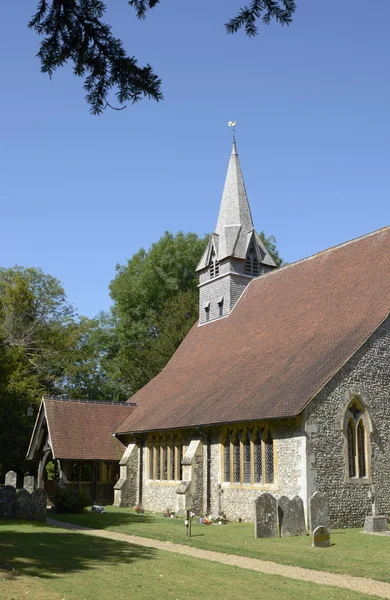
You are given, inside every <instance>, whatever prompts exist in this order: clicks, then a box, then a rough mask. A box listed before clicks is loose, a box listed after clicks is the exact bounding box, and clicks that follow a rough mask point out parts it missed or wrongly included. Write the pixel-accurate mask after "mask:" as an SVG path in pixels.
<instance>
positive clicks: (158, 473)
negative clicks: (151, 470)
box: [154, 444, 161, 479]
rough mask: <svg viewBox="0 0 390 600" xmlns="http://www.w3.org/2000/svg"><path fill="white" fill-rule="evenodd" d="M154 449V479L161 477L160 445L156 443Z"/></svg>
mask: <svg viewBox="0 0 390 600" xmlns="http://www.w3.org/2000/svg"><path fill="white" fill-rule="evenodd" d="M154 451H155V467H156V469H155V471H156V476H155V479H161V456H160V445H159V444H156V446H155V448H154Z"/></svg>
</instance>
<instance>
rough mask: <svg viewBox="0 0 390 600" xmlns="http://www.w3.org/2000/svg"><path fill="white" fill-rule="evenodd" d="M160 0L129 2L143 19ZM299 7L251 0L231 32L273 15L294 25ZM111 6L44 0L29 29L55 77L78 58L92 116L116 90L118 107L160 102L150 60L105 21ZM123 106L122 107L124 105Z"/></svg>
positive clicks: (288, 1)
mask: <svg viewBox="0 0 390 600" xmlns="http://www.w3.org/2000/svg"><path fill="white" fill-rule="evenodd" d="M159 2H160V0H128V4H129V5H130V6H132V7H133V8H134V9H135V11H136V15H137V17H138V18H139V19H144V18H145V17H146V13H147V11H148V10H150V9H152V8H154V7H155V6H157V4H159ZM295 9H296V5H295V2H294V1H293V0H251V2H250V4H249V5H248V6H244V7H243V8H241V9H240V10H239V12H238V14H237V15H236V16H235V17H233V18H232V19H231V20H230V21H228V23H226V24H225V28H226V31H227V32H228V33H235V32H237V31H238V30H239V29H240V28H241V27H243V28H244V29H245V32H246V34H247V35H248V36H254V35H256V34H257V33H258V27H257V22H258V21H259V20H260V19H261V20H262V21H263V23H265V24H269V23H270V22H271V20H272V19H274V20H275V21H276V22H278V23H280V24H281V25H289V24H290V23H291V21H292V15H293V13H294V12H295ZM105 10H106V5H105V4H104V2H102V1H101V0H39V3H38V6H37V10H36V13H35V14H34V15H33V17H32V18H31V20H30V23H29V27H30V28H31V29H33V30H34V31H36V32H37V33H38V35H43V36H44V39H43V41H42V42H41V45H40V49H39V52H38V57H39V58H40V61H41V71H42V72H43V73H47V74H48V75H49V76H50V77H52V75H53V73H54V71H55V70H56V69H57V68H59V67H62V66H63V65H64V64H65V63H67V62H69V61H72V62H73V65H74V66H73V72H74V74H75V75H76V76H78V77H84V89H85V91H86V101H87V102H88V104H89V105H90V110H91V113H92V114H100V113H102V112H103V110H104V109H105V108H106V107H107V106H110V107H111V108H113V107H112V106H111V105H110V104H109V102H108V97H109V94H110V92H111V91H112V90H116V98H117V101H118V102H119V105H120V106H121V107H122V108H125V103H126V102H132V103H134V102H137V101H138V100H139V99H140V98H142V97H148V98H152V99H154V100H157V101H158V100H161V99H162V93H161V81H160V79H159V78H158V76H157V75H156V74H155V73H154V71H153V69H152V67H151V66H150V65H149V64H147V65H146V66H144V67H139V66H138V63H137V60H136V59H135V58H134V56H133V57H130V56H128V55H127V53H126V51H125V49H124V46H123V43H122V41H121V40H120V39H118V38H116V37H115V36H114V35H113V34H112V32H111V27H110V26H109V25H108V24H107V23H105V22H104V21H103V16H104V13H105ZM120 110H121V109H120Z"/></svg>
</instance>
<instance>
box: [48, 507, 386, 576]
mask: <svg viewBox="0 0 390 600" xmlns="http://www.w3.org/2000/svg"><path fill="white" fill-rule="evenodd" d="M106 511H107V512H106V513H105V514H102V515H99V514H94V513H89V512H87V513H84V514H82V515H55V514H53V518H55V519H59V520H62V521H69V522H72V523H77V524H80V525H86V526H88V527H96V528H102V529H110V530H112V531H120V532H122V533H127V534H130V535H139V536H142V537H148V538H154V539H156V540H166V541H171V542H176V543H178V544H190V545H191V546H194V547H196V548H205V549H207V550H216V551H217V552H225V553H227V554H240V555H243V556H251V557H254V558H262V559H265V560H271V561H275V562H278V563H282V564H286V565H295V566H299V567H305V568H307V569H318V570H323V571H332V572H334V573H346V574H349V575H355V576H358V577H370V578H372V579H378V580H380V581H386V582H388V583H389V582H390V569H389V554H390V536H389V537H379V536H370V535H365V534H362V533H360V532H361V530H360V529H337V530H334V531H332V535H331V543H332V544H333V545H332V546H331V547H330V548H312V547H311V538H310V537H309V536H306V537H294V538H273V539H255V538H254V526H253V524H251V523H228V524H227V525H221V526H219V525H211V526H205V525H199V524H198V523H195V524H193V526H192V533H193V537H191V538H190V539H188V538H186V537H185V526H184V523H183V520H182V519H167V518H164V517H162V516H157V515H152V514H146V515H143V516H142V515H137V514H136V513H135V512H134V510H133V509H126V508H115V507H106Z"/></svg>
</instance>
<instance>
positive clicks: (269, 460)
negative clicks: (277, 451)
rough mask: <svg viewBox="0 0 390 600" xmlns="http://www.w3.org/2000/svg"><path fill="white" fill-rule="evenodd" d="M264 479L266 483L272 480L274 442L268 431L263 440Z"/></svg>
mask: <svg viewBox="0 0 390 600" xmlns="http://www.w3.org/2000/svg"><path fill="white" fill-rule="evenodd" d="M265 479H266V483H273V481H274V442H273V439H272V437H271V434H270V433H268V436H267V439H266V442H265Z"/></svg>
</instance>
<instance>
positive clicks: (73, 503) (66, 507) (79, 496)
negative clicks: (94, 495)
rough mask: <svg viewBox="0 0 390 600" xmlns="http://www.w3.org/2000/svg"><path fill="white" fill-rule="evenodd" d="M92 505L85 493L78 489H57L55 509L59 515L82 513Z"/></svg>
mask: <svg viewBox="0 0 390 600" xmlns="http://www.w3.org/2000/svg"><path fill="white" fill-rule="evenodd" d="M89 504H91V500H90V499H89V498H87V496H86V495H85V494H84V492H80V490H78V489H76V488H70V487H68V486H67V487H64V488H60V487H59V488H57V489H56V493H55V495H54V507H55V510H56V512H58V513H82V512H83V511H84V508H86V507H87V506H88V505H89Z"/></svg>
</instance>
